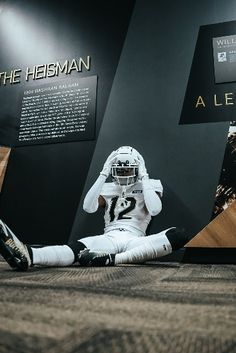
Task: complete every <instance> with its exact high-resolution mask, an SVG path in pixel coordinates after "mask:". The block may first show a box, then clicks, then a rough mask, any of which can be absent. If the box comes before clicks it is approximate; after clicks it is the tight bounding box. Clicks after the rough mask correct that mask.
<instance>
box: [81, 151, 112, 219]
mask: <svg viewBox="0 0 236 353" xmlns="http://www.w3.org/2000/svg"><path fill="white" fill-rule="evenodd" d="M116 154H117V153H116V152H112V153H111V154H110V156H109V157H108V158H107V160H106V162H105V164H104V166H103V169H102V171H101V173H100V175H99V177H98V178H97V180H96V181H95V183H94V184H93V186H92V187H91V188H90V189H89V191H88V193H87V195H86V196H85V198H84V203H83V209H84V211H86V212H88V213H94V212H96V211H97V209H98V206H103V207H104V202H105V200H104V199H103V197H102V196H100V194H101V191H102V187H103V185H104V183H105V181H106V179H107V178H108V176H109V175H110V172H111V166H112V163H113V161H114V159H115V157H116ZM103 201H104V202H103Z"/></svg>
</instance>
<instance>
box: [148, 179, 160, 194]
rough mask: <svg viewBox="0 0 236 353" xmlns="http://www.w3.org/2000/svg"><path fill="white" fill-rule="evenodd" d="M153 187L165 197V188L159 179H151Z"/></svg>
mask: <svg viewBox="0 0 236 353" xmlns="http://www.w3.org/2000/svg"><path fill="white" fill-rule="evenodd" d="M150 182H151V185H152V187H153V188H154V190H155V191H156V192H158V193H159V194H160V195H161V196H162V195H163V186H162V183H161V181H160V180H159V179H150Z"/></svg>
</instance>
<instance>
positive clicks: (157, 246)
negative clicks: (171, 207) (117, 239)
mask: <svg viewBox="0 0 236 353" xmlns="http://www.w3.org/2000/svg"><path fill="white" fill-rule="evenodd" d="M188 241H189V237H188V236H187V234H186V232H185V230H184V229H180V228H176V227H172V228H169V229H166V230H164V231H162V232H160V233H157V234H152V235H149V236H146V237H142V238H137V239H134V240H132V241H131V242H130V243H129V244H128V245H127V250H126V251H125V252H123V253H120V254H117V255H116V256H115V261H114V264H116V265H118V264H124V263H140V262H145V261H149V260H153V259H157V258H159V257H162V256H165V255H168V254H170V253H171V252H172V251H175V250H178V249H180V248H181V247H183V246H184V245H185V244H186V243H187V242H188Z"/></svg>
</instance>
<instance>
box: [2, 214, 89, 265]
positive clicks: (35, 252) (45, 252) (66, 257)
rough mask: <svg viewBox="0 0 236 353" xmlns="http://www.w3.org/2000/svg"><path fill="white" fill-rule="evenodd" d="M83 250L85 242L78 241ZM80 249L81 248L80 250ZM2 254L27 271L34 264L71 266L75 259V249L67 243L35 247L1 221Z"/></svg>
mask: <svg viewBox="0 0 236 353" xmlns="http://www.w3.org/2000/svg"><path fill="white" fill-rule="evenodd" d="M79 246H80V248H81V250H83V249H84V248H85V245H84V244H82V243H81V244H80V243H79V242H78V246H77V250H78V247H79ZM78 251H79V250H78ZM0 254H1V255H2V256H3V257H4V259H5V260H6V261H7V263H8V264H9V265H10V266H11V267H12V268H14V269H18V270H22V271H26V270H27V269H28V268H29V267H30V266H32V265H41V266H70V265H72V264H73V263H74V261H75V255H74V252H73V250H72V249H71V248H70V247H69V246H67V245H55V246H45V247H42V248H34V247H31V246H29V245H26V244H24V243H22V242H21V241H20V240H19V239H18V238H17V237H16V235H15V234H14V233H13V232H12V231H11V230H10V228H9V227H8V226H7V225H6V224H5V223H4V222H2V221H0Z"/></svg>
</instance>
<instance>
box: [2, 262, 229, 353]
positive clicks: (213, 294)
mask: <svg viewBox="0 0 236 353" xmlns="http://www.w3.org/2000/svg"><path fill="white" fill-rule="evenodd" d="M0 278H1V280H0V353H19V352H20V353H36V352H37V353H39V352H40V353H44V352H45V353H236V265H193V264H179V263H159V262H153V263H149V264H145V265H133V266H132V265H130V266H119V267H114V268H111V267H110V268H79V267H70V268H41V269H40V268H34V269H31V270H30V271H28V272H16V271H12V270H11V269H9V268H8V266H7V265H6V264H5V263H4V262H1V261H0Z"/></svg>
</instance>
